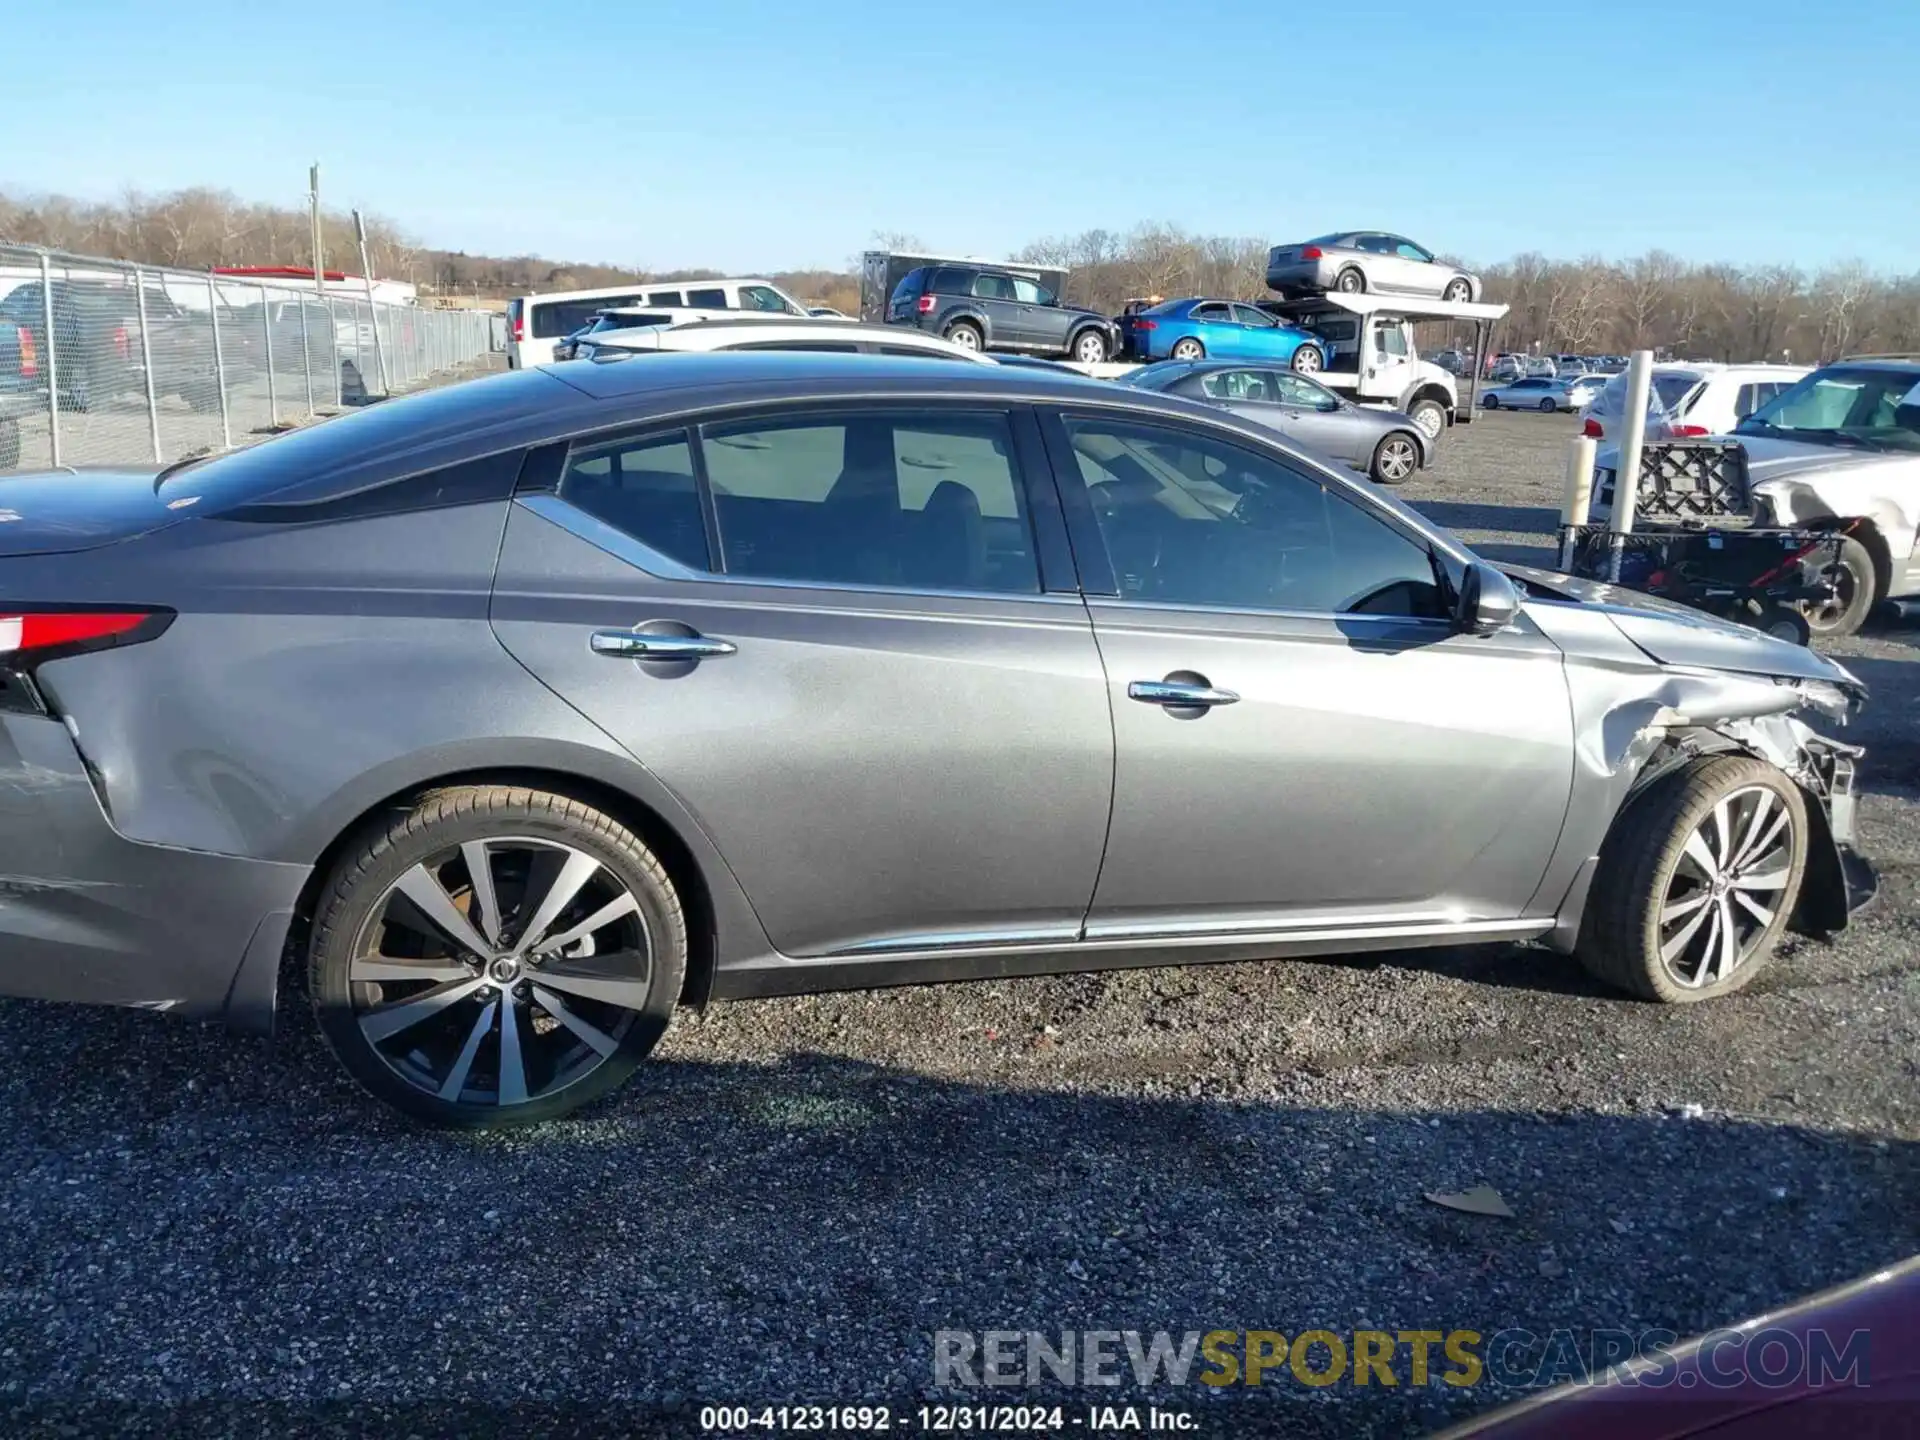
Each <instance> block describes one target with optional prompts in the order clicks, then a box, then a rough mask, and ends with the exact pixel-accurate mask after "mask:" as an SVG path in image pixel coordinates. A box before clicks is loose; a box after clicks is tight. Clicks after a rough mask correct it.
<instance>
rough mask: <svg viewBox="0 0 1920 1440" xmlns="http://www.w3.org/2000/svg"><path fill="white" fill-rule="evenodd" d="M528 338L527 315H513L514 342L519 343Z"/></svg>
mask: <svg viewBox="0 0 1920 1440" xmlns="http://www.w3.org/2000/svg"><path fill="white" fill-rule="evenodd" d="M526 338H527V317H526V316H525V315H516V316H514V317H513V343H514V344H516V345H518V344H519V343H520V342H521V341H522V340H524V339H526Z"/></svg>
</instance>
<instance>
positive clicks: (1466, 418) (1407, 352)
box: [1260, 294, 1507, 437]
mask: <svg viewBox="0 0 1920 1440" xmlns="http://www.w3.org/2000/svg"><path fill="white" fill-rule="evenodd" d="M1260 308H1261V309H1262V310H1265V311H1267V312H1268V313H1269V314H1273V315H1277V316H1279V317H1280V318H1281V319H1283V320H1285V321H1286V322H1287V323H1288V324H1290V325H1297V326H1299V327H1301V328H1302V329H1305V330H1311V331H1312V332H1313V333H1314V334H1316V335H1318V336H1320V337H1322V338H1323V339H1324V340H1325V341H1326V345H1325V350H1326V364H1325V366H1324V368H1323V369H1322V370H1321V371H1320V372H1319V373H1318V374H1317V375H1315V376H1314V377H1313V378H1314V379H1316V380H1318V381H1319V382H1320V383H1321V384H1323V385H1325V386H1327V387H1328V388H1329V389H1332V390H1338V391H1340V392H1342V393H1343V394H1346V395H1350V396H1352V397H1353V398H1354V399H1355V400H1356V401H1358V402H1359V403H1360V404H1362V405H1374V406H1379V407H1381V408H1383V409H1390V410H1403V411H1405V412H1406V413H1407V414H1409V415H1411V416H1412V417H1413V418H1414V420H1415V422H1416V423H1418V424H1419V426H1420V428H1421V429H1422V430H1424V431H1426V432H1427V434H1428V435H1429V436H1433V437H1437V436H1438V435H1439V434H1440V432H1441V431H1442V430H1444V429H1445V428H1446V427H1447V426H1449V425H1454V424H1461V425H1464V424H1467V423H1469V422H1470V421H1471V420H1472V419H1473V410H1474V403H1475V401H1476V400H1477V399H1478V398H1479V393H1480V376H1481V374H1482V373H1483V371H1484V370H1485V367H1486V357H1487V355H1488V354H1489V353H1491V345H1492V340H1493V327H1494V326H1495V324H1497V323H1498V322H1499V321H1500V320H1501V319H1503V318H1505V316H1506V313H1507V307H1506V306H1505V305H1486V304H1475V303H1470V302H1467V301H1452V300H1422V299H1419V298H1417V297H1414V296H1407V295H1368V294H1359V295H1343V294H1327V295H1312V296H1307V297H1304V298H1302V299H1298V300H1262V301H1261V302H1260ZM1433 320H1441V321H1453V322H1456V323H1461V322H1465V323H1468V324H1471V325H1472V326H1473V331H1474V347H1473V349H1474V355H1473V366H1472V371H1471V374H1470V375H1469V377H1468V393H1467V403H1466V405H1465V406H1464V407H1463V406H1462V405H1461V404H1460V391H1459V386H1458V385H1457V384H1456V382H1455V380H1454V377H1453V376H1452V375H1451V374H1450V373H1448V372H1447V371H1445V370H1443V369H1441V368H1440V367H1439V366H1438V365H1435V364H1434V363H1433V362H1432V361H1430V360H1422V359H1421V358H1420V354H1419V351H1418V350H1417V349H1416V348H1415V346H1414V337H1413V327H1414V325H1415V324H1416V323H1419V322H1424V321H1433Z"/></svg>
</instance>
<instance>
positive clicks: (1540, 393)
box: [1480, 375, 1580, 412]
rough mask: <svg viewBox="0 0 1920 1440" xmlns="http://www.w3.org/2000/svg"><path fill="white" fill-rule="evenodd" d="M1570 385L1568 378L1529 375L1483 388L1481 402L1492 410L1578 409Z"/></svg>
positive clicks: (1484, 406) (1549, 410) (1550, 410)
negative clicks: (1489, 387) (1559, 378)
mask: <svg viewBox="0 0 1920 1440" xmlns="http://www.w3.org/2000/svg"><path fill="white" fill-rule="evenodd" d="M1569 386H1570V382H1568V381H1566V380H1556V379H1550V378H1548V377H1547V376H1544V375H1529V376H1527V377H1526V378H1525V379H1521V380H1512V381H1509V382H1508V383H1507V384H1505V385H1495V386H1494V387H1493V388H1492V389H1490V390H1485V391H1482V392H1481V395H1480V404H1481V406H1482V407H1483V408H1485V409H1488V410H1545V411H1548V412H1552V411H1554V410H1578V409H1579V408H1580V407H1579V405H1577V404H1576V403H1575V402H1574V399H1573V396H1572V394H1571V393H1570V389H1569Z"/></svg>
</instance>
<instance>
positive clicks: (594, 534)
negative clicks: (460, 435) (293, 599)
mask: <svg viewBox="0 0 1920 1440" xmlns="http://www.w3.org/2000/svg"><path fill="white" fill-rule="evenodd" d="M514 504H516V505H520V506H523V507H524V508H526V509H528V510H530V511H532V512H533V513H534V514H535V515H538V516H539V517H540V518H541V519H542V520H546V521H548V522H550V523H552V524H554V525H558V526H559V527H560V528H561V529H562V530H565V531H566V532H567V533H568V534H569V535H571V536H573V537H574V538H575V539H576V540H584V541H586V542H587V544H589V545H591V546H593V547H594V548H595V549H598V550H604V551H606V553H607V554H609V555H611V556H613V558H614V559H616V560H621V561H624V562H626V563H627V564H629V565H632V566H634V567H635V568H636V569H639V570H644V571H645V572H646V573H647V574H649V575H652V576H654V577H655V578H657V579H661V580H675V581H685V582H688V583H692V584H707V585H712V584H716V583H717V584H720V585H723V586H727V587H730V588H733V589H748V588H751V589H755V590H801V591H815V592H831V593H835V594H847V595H930V596H936V597H941V598H952V599H956V600H992V601H997V602H1007V601H1012V602H1015V603H1018V604H1029V603H1032V602H1035V601H1045V602H1047V603H1049V604H1052V605H1059V606H1069V607H1072V608H1073V609H1077V610H1081V612H1082V613H1083V614H1084V613H1085V611H1084V604H1083V601H1082V599H1081V597H1080V596H1079V595H1078V594H1063V593H1060V592H1056V591H1046V590H1032V591H1028V590H936V589H933V588H931V587H929V586H918V587H908V586H904V585H853V584H838V583H835V582H833V581H828V580H778V579H768V578H765V577H763V576H757V575H723V574H718V573H716V572H714V571H712V570H695V569H693V568H692V567H691V566H688V565H684V564H682V563H681V562H680V561H678V560H675V559H673V558H671V557H670V556H667V555H664V554H662V553H661V552H660V551H658V550H655V549H654V548H653V547H652V546H650V545H646V544H643V543H642V542H641V541H638V540H636V539H634V538H633V537H632V536H631V535H629V534H627V532H626V531H624V530H622V529H619V528H618V527H617V526H613V525H609V524H607V522H606V521H604V520H602V519H600V518H599V517H597V516H594V515H589V514H588V513H587V512H586V511H584V510H582V509H581V508H580V507H579V506H577V505H573V504H570V503H569V502H568V501H566V500H563V499H561V498H560V497H559V496H558V495H554V494H550V493H541V494H534V495H521V496H518V497H517V498H516V499H515V500H514ZM925 618H927V619H930V620H938V619H946V618H951V617H947V616H941V615H928V616H926V617H925Z"/></svg>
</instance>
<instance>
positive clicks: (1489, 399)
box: [1480, 395, 1500, 410]
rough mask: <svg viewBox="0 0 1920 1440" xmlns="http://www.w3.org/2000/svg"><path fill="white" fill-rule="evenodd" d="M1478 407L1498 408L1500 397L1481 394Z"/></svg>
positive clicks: (1486, 408) (1483, 408)
mask: <svg viewBox="0 0 1920 1440" xmlns="http://www.w3.org/2000/svg"><path fill="white" fill-rule="evenodd" d="M1480 408H1481V409H1482V410H1498V409H1499V408H1500V397H1499V396H1498V395H1483V396H1482V397H1481V398H1480Z"/></svg>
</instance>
